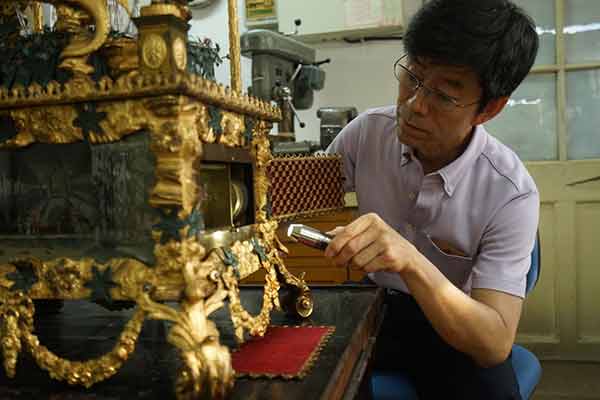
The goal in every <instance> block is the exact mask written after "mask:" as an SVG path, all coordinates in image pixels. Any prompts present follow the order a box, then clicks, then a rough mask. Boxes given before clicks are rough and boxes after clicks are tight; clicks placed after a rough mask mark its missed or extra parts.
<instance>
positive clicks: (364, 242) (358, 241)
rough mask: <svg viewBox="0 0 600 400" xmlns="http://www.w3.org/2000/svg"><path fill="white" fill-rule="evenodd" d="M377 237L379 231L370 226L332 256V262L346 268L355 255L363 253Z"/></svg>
mask: <svg viewBox="0 0 600 400" xmlns="http://www.w3.org/2000/svg"><path fill="white" fill-rule="evenodd" d="M379 236H380V232H379V230H378V229H376V227H374V226H370V227H369V228H367V229H366V230H365V231H363V232H361V233H360V234H359V235H357V236H355V237H353V238H352V239H350V240H349V241H348V242H346V245H345V246H344V248H342V250H341V251H340V252H338V254H337V255H336V256H334V258H333V262H334V263H335V265H337V266H341V267H343V266H346V265H347V264H349V263H350V262H351V261H352V259H353V258H354V257H356V255H357V254H359V253H360V252H362V251H364V250H365V249H366V248H368V247H369V246H370V245H371V244H372V243H373V242H375V241H376V240H377V239H378V238H379Z"/></svg>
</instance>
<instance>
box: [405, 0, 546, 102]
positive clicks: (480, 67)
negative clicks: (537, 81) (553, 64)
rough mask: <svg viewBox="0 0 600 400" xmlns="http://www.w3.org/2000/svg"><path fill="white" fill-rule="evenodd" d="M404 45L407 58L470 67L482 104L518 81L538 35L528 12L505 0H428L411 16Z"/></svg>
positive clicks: (530, 62)
mask: <svg viewBox="0 0 600 400" xmlns="http://www.w3.org/2000/svg"><path fill="white" fill-rule="evenodd" d="M404 47H405V49H406V51H407V53H408V56H409V58H410V59H412V60H416V59H420V58H426V59H430V60H432V61H433V62H436V63H440V64H448V65H457V66H465V67H469V68H471V69H472V70H473V71H474V72H475V73H476V74H477V76H478V78H479V83H480V85H481V87H482V89H483V94H482V98H481V103H480V109H483V108H484V107H485V106H486V105H487V103H488V102H489V101H490V100H493V99H496V98H499V97H503V96H510V95H511V94H512V92H513V91H514V90H515V89H516V88H517V87H518V86H519V85H520V84H521V82H522V81H523V79H525V77H526V76H527V74H528V73H529V70H530V69H531V67H532V65H533V63H534V61H535V57H536V55H537V51H538V47H539V39H538V35H537V32H536V29H535V24H534V22H533V20H532V19H531V17H529V16H528V15H527V14H526V13H525V12H524V11H523V10H522V9H521V8H519V7H518V6H516V5H515V4H513V3H512V2H511V1H509V0H430V1H428V2H427V3H426V4H425V5H424V6H423V7H422V8H421V9H420V10H419V11H418V12H417V14H415V16H414V17H413V18H412V20H411V21H410V23H409V25H408V27H407V31H406V33H405V35H404Z"/></svg>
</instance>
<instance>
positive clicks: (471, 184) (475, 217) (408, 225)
mask: <svg viewBox="0 0 600 400" xmlns="http://www.w3.org/2000/svg"><path fill="white" fill-rule="evenodd" d="M327 152H329V153H339V154H341V155H342V156H343V160H344V170H345V176H346V187H345V188H346V191H355V192H356V195H357V199H358V208H359V212H360V214H361V215H362V214H366V213H371V212H374V213H376V214H378V215H379V216H380V217H381V218H382V219H383V220H384V221H385V222H386V223H388V224H389V225H390V226H391V227H393V228H394V229H396V230H397V231H398V232H399V233H400V234H401V235H402V236H404V237H405V238H406V239H407V240H409V241H410V242H412V243H413V244H414V245H415V246H416V248H417V249H418V250H419V251H420V252H421V253H422V254H424V255H425V256H426V257H427V258H428V259H429V260H430V261H431V262H432V263H433V264H434V265H435V266H437V267H438V268H439V270H440V271H441V272H442V273H443V274H444V275H445V276H446V277H447V278H448V279H449V280H450V281H451V282H452V283H454V284H455V285H456V286H457V287H459V288H461V289H462V290H464V291H465V292H466V293H470V291H471V288H485V289H495V290H499V291H502V292H505V293H510V294H512V295H515V296H519V297H524V295H525V282H526V276H527V271H528V270H529V266H530V264H531V251H532V249H533V245H534V242H535V236H536V232H537V228H538V218H539V193H538V191H537V188H536V186H535V183H534V182H533V179H532V178H531V176H530V175H529V173H528V172H527V170H526V169H525V166H524V165H523V163H522V162H521V160H520V159H519V158H518V157H517V155H516V154H515V153H514V152H513V151H512V150H510V149H509V148H508V147H506V146H505V145H503V144H502V143H500V142H499V141H498V140H496V139H495V138H494V137H492V136H490V135H489V134H488V133H487V132H486V130H485V129H484V128H483V126H478V127H477V128H476V131H475V134H474V135H473V138H472V140H471V142H470V144H469V146H468V147H467V149H466V150H465V152H464V153H463V154H462V155H461V156H460V157H459V158H457V159H456V160H454V161H453V162H452V163H450V164H449V165H447V166H445V167H444V168H442V169H441V170H439V171H437V172H434V173H431V174H428V175H426V176H425V175H424V174H423V169H422V166H421V163H420V162H419V160H417V159H416V158H415V157H413V156H412V151H411V149H410V148H409V147H408V146H405V145H403V144H401V143H400V141H399V140H398V136H397V124H396V108H395V106H390V107H384V108H378V109H373V110H369V111H367V112H365V113H363V114H361V115H360V116H359V117H358V118H356V119H355V120H353V121H352V122H351V123H350V124H348V125H347V126H346V127H345V128H344V130H343V131H342V132H341V133H340V134H339V135H338V136H337V137H336V139H335V140H334V141H333V143H332V144H331V145H330V146H329V148H328V149H327ZM440 243H447V244H449V245H451V248H452V249H453V251H451V252H449V253H448V252H445V251H444V250H442V249H441V248H440V247H442V248H444V249H448V247H447V246H438V244H440ZM456 250H458V251H456ZM456 254H462V255H456ZM370 277H371V279H373V280H374V281H375V282H376V283H377V284H378V285H380V286H383V287H388V288H392V289H397V290H401V291H405V292H408V291H409V290H408V288H407V287H406V285H405V284H404V282H403V280H402V278H401V277H400V275H399V274H397V273H389V272H377V273H373V274H370Z"/></svg>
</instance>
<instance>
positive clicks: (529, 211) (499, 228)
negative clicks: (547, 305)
mask: <svg viewBox="0 0 600 400" xmlns="http://www.w3.org/2000/svg"><path fill="white" fill-rule="evenodd" d="M539 201H540V200H539V194H538V193H537V191H535V192H530V193H527V194H523V195H520V196H518V197H515V198H513V199H512V200H510V201H509V202H508V203H506V204H505V205H504V206H503V207H502V208H500V209H499V210H498V212H497V213H496V214H495V215H494V217H493V218H492V219H491V221H490V223H489V224H488V226H487V229H486V230H485V232H484V234H483V237H482V240H481V244H480V248H479V252H478V255H477V258H476V261H475V265H474V268H473V275H472V288H473V289H494V290H498V291H501V292H505V293H509V294H512V295H514V296H518V297H521V298H524V297H525V287H526V279H527V272H528V271H529V267H530V266H531V252H532V250H533V246H534V243H535V239H536V235H537V229H538V223H539V207H540V206H539Z"/></svg>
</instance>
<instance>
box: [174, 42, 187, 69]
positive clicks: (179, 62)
mask: <svg viewBox="0 0 600 400" xmlns="http://www.w3.org/2000/svg"><path fill="white" fill-rule="evenodd" d="M173 59H174V60H175V66H176V67H177V69H179V70H180V71H185V70H186V68H187V47H186V45H185V41H184V40H183V39H182V38H180V37H178V38H176V39H175V41H173Z"/></svg>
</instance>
